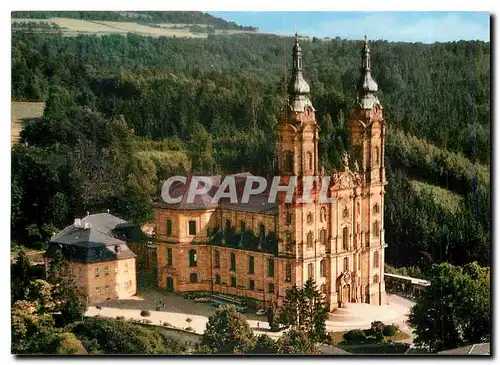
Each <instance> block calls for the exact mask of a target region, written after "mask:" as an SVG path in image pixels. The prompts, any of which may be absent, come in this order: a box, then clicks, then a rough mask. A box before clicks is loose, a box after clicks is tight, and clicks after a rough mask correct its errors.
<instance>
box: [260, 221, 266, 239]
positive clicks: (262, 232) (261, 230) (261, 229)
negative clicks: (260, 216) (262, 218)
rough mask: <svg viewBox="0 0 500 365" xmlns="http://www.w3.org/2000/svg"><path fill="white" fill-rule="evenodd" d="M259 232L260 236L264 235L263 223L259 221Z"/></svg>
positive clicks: (264, 227)
mask: <svg viewBox="0 0 500 365" xmlns="http://www.w3.org/2000/svg"><path fill="white" fill-rule="evenodd" d="M259 234H260V236H261V237H264V236H265V235H266V226H265V225H264V223H261V224H260V226H259Z"/></svg>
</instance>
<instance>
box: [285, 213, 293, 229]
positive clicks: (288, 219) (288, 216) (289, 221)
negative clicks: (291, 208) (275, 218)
mask: <svg viewBox="0 0 500 365" xmlns="http://www.w3.org/2000/svg"><path fill="white" fill-rule="evenodd" d="M285 224H286V225H287V226H289V225H291V224H292V213H286V217H285Z"/></svg>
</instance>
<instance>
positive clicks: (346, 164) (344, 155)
mask: <svg viewBox="0 0 500 365" xmlns="http://www.w3.org/2000/svg"><path fill="white" fill-rule="evenodd" d="M342 163H343V165H344V169H345V170H346V171H347V170H349V154H348V153H347V151H344V152H343V153H342Z"/></svg>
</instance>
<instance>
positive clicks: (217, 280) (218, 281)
mask: <svg viewBox="0 0 500 365" xmlns="http://www.w3.org/2000/svg"><path fill="white" fill-rule="evenodd" d="M215 284H220V275H219V274H216V275H215Z"/></svg>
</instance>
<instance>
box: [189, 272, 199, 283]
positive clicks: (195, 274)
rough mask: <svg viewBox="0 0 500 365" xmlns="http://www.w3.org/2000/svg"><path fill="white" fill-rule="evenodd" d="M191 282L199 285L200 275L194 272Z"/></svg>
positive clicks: (191, 275) (190, 276)
mask: <svg viewBox="0 0 500 365" xmlns="http://www.w3.org/2000/svg"><path fill="white" fill-rule="evenodd" d="M189 282H190V283H197V282H198V274H197V273H195V272H192V273H191V274H189Z"/></svg>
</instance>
